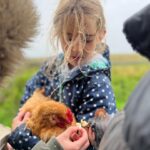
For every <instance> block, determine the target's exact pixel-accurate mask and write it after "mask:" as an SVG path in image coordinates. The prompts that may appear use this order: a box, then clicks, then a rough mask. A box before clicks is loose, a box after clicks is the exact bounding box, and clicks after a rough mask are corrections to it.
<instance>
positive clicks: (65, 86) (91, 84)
mask: <svg viewBox="0 0 150 150" xmlns="http://www.w3.org/2000/svg"><path fill="white" fill-rule="evenodd" d="M105 56H106V57H105V58H104V57H103V56H102V55H100V54H99V55H97V56H96V57H95V58H94V59H92V60H91V61H90V62H89V63H88V64H86V65H83V66H81V67H80V68H78V67H75V68H74V69H72V70H68V71H66V72H65V74H64V73H63V72H62V69H57V68H59V66H61V64H62V61H63V55H62V54H61V55H59V57H57V58H56V60H54V62H55V63H54V64H52V65H50V64H49V61H48V62H47V63H45V64H44V66H43V67H42V68H41V69H40V71H39V72H38V73H37V74H36V75H35V76H34V77H33V78H32V79H31V80H29V81H28V82H27V85H26V90H25V94H24V96H23V98H22V100H21V105H23V104H24V103H25V102H26V100H27V99H28V98H29V97H30V96H32V93H33V92H34V91H35V89H37V88H43V87H44V88H45V95H47V96H50V97H51V98H53V99H54V100H56V101H62V102H64V103H65V104H66V105H68V106H69V107H70V108H71V110H72V111H73V113H74V114H75V117H76V119H77V121H80V120H81V119H84V120H88V119H89V118H92V117H93V115H94V113H95V111H96V109H97V108H104V109H105V110H106V111H107V112H108V113H109V114H113V113H115V112H116V103H115V97H114V93H113V90H112V87H111V82H110V62H109V61H108V59H106V58H107V56H109V55H108V51H106V53H105ZM22 130H23V129H22V128H21V127H19V128H17V129H16V130H15V131H14V133H12V135H11V136H10V138H9V143H10V144H11V145H13V146H14V148H15V149H27V148H28V149H30V148H32V147H33V146H34V145H35V144H36V142H38V140H39V139H38V138H36V137H35V136H32V133H30V134H29V131H27V129H25V128H24V130H23V131H22ZM27 133H28V134H27ZM19 135H20V136H19ZM24 139H26V140H27V139H28V140H30V141H31V142H25V141H24ZM19 141H21V144H19ZM26 143H27V144H26ZM30 143H31V144H30ZM19 146H20V147H19Z"/></svg>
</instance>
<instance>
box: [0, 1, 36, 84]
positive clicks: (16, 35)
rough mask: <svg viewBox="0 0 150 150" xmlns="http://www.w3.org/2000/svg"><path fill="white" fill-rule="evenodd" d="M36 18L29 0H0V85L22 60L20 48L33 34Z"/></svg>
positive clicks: (25, 44) (25, 45) (24, 45)
mask: <svg viewBox="0 0 150 150" xmlns="http://www.w3.org/2000/svg"><path fill="white" fill-rule="evenodd" d="M37 18H38V17H37V13H36V10H35V7H34V5H33V2H32V1H31V0H0V85H2V81H3V78H4V77H6V76H9V75H11V74H12V73H13V72H14V70H15V67H16V65H17V64H19V62H20V61H21V60H22V58H23V52H22V50H21V49H22V48H25V47H27V42H29V41H31V37H33V35H34V34H35V32H36V24H37Z"/></svg>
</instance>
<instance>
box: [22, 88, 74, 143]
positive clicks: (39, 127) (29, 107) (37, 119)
mask: <svg viewBox="0 0 150 150" xmlns="http://www.w3.org/2000/svg"><path fill="white" fill-rule="evenodd" d="M20 111H24V112H30V113H31V117H30V118H29V119H28V120H27V122H26V127H27V128H29V129H30V130H31V131H32V133H33V134H34V135H36V136H38V137H40V138H41V139H42V140H43V141H45V142H47V141H48V140H49V139H50V138H51V137H52V136H57V135H59V134H60V133H62V132H63V131H64V130H66V129H67V128H68V127H70V126H73V125H76V120H75V117H74V115H73V113H72V112H71V110H70V109H69V108H68V107H67V106H66V105H65V104H63V103H61V102H56V101H54V100H52V99H51V98H49V97H46V96H44V90H40V89H38V90H36V91H35V92H34V93H33V95H32V96H31V98H29V99H28V100H27V102H26V103H25V104H24V105H23V107H22V108H21V109H20Z"/></svg>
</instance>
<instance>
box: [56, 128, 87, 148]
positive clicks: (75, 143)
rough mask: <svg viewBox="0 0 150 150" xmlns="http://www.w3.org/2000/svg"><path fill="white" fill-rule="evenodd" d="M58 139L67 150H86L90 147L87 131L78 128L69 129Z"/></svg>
mask: <svg viewBox="0 0 150 150" xmlns="http://www.w3.org/2000/svg"><path fill="white" fill-rule="evenodd" d="M75 133H76V135H75ZM73 138H74V139H73ZM56 139H57V141H58V142H59V143H60V145H61V146H62V147H63V149H65V150H86V149H87V147H88V146H89V140H88V135H87V132H86V130H85V129H84V128H80V127H76V126H72V127H69V128H68V129H67V130H66V131H65V132H63V133H62V134H60V135H59V136H58V137H56Z"/></svg>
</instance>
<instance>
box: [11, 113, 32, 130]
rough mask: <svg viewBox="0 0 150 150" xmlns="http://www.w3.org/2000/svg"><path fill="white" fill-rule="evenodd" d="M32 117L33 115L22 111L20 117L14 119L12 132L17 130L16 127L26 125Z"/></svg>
mask: <svg viewBox="0 0 150 150" xmlns="http://www.w3.org/2000/svg"><path fill="white" fill-rule="evenodd" d="M30 116H31V115H30V113H29V112H23V111H20V112H19V113H18V115H17V116H16V117H15V118H14V119H13V122H12V130H15V129H16V127H18V126H20V125H21V124H22V123H25V122H26V121H27V120H28V118H29V117H30Z"/></svg>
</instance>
